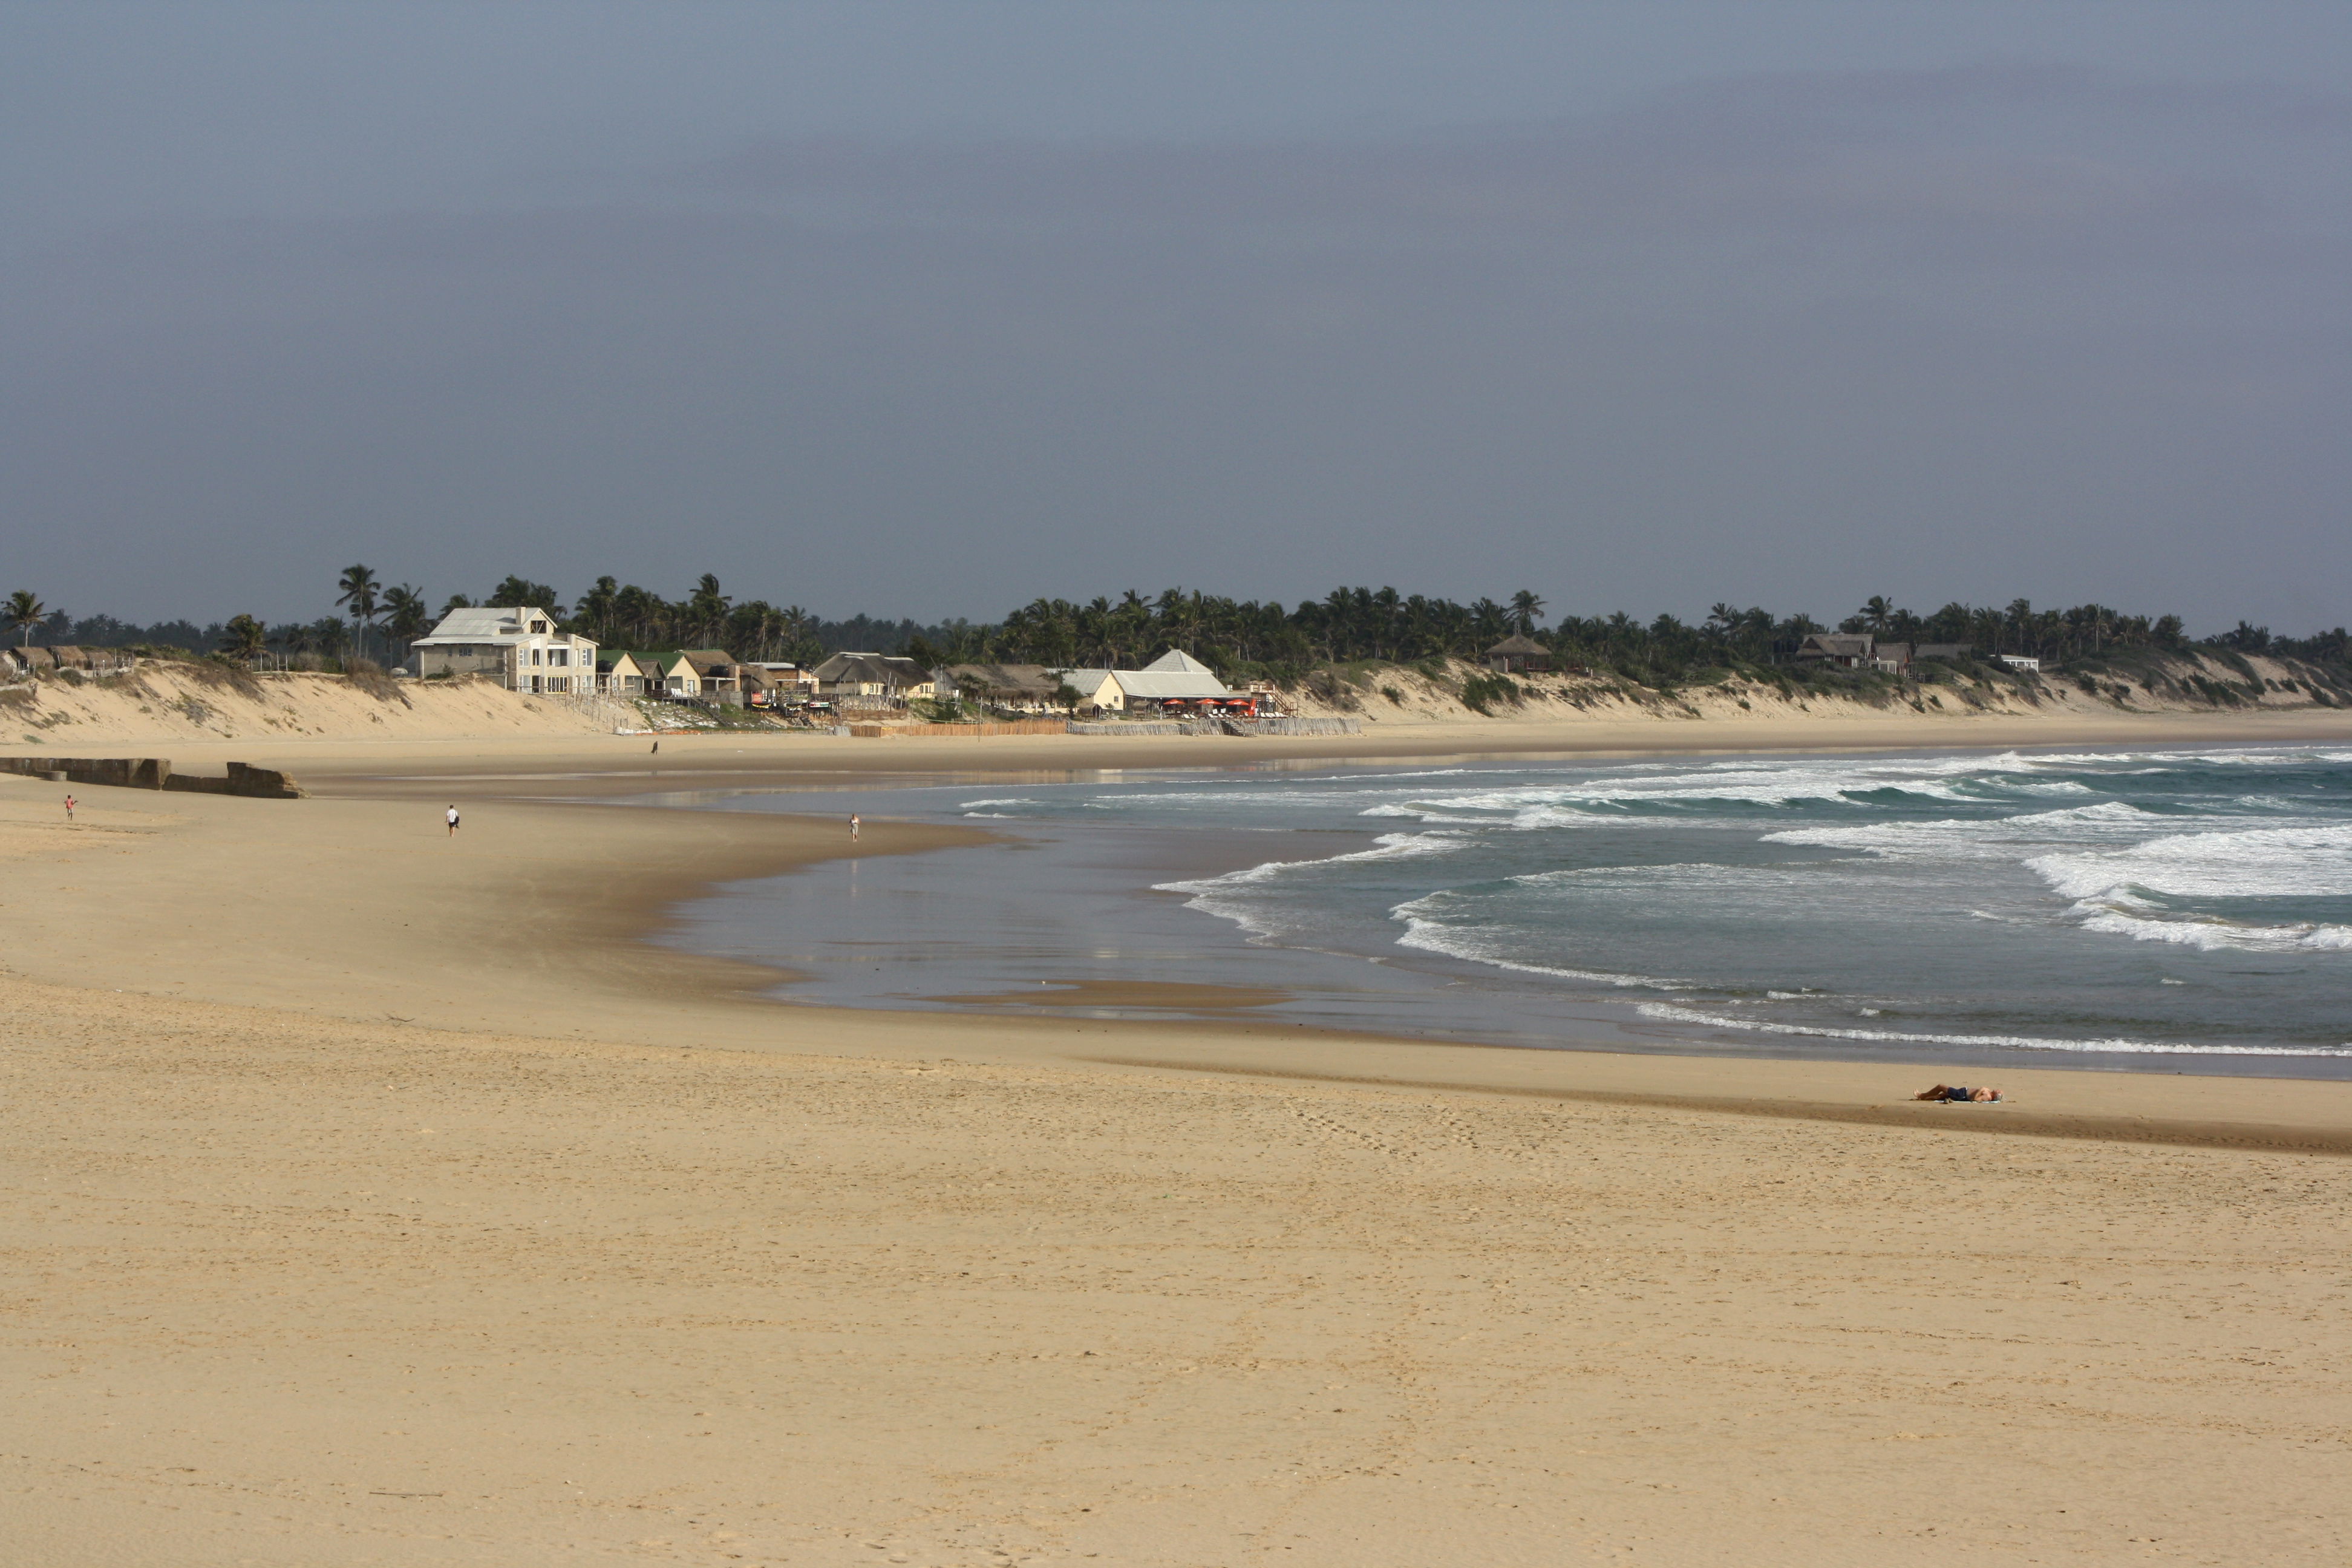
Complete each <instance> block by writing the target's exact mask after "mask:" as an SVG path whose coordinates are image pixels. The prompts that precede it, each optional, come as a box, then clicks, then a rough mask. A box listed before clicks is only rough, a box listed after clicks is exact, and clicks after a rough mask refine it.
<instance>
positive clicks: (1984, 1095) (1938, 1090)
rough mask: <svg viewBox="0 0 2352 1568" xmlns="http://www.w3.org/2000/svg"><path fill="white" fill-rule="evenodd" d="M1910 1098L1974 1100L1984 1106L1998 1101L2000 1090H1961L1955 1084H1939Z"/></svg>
mask: <svg viewBox="0 0 2352 1568" xmlns="http://www.w3.org/2000/svg"><path fill="white" fill-rule="evenodd" d="M1911 1098H1912V1099H1914V1100H1974V1101H1976V1102H1977V1103H1978V1104H1979V1105H1985V1104H1990V1103H1991V1102H1992V1101H1994V1100H1999V1099H2000V1090H1999V1089H1963V1088H1961V1087H1960V1086H1959V1085H1958V1084H1956V1083H1939V1084H1937V1086H1936V1087H1935V1088H1933V1089H1927V1090H1926V1091H1925V1092H1923V1093H1919V1094H1915V1095H1913V1096H1912V1097H1911Z"/></svg>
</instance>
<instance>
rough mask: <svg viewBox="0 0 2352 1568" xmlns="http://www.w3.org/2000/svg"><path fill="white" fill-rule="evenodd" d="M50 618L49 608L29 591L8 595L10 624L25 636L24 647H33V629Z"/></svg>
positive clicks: (18, 591)
mask: <svg viewBox="0 0 2352 1568" xmlns="http://www.w3.org/2000/svg"><path fill="white" fill-rule="evenodd" d="M48 616H49V607H48V606H47V605H44V604H43V603H41V601H40V600H39V598H38V597H37V596H36V595H34V594H33V593H32V592H31V590H29V589H26V588H19V589H17V590H16V592H15V593H13V594H11V595H8V624H9V625H10V626H15V627H16V629H17V630H18V631H19V632H21V633H23V634H24V642H23V646H25V647H30V646H31V645H32V641H33V628H34V627H35V626H39V625H40V624H41V623H42V622H43V621H45V620H47V619H48Z"/></svg>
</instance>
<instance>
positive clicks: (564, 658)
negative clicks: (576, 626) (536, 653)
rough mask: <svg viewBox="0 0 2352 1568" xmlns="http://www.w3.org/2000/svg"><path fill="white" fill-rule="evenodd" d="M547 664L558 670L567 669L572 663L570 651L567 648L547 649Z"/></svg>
mask: <svg viewBox="0 0 2352 1568" xmlns="http://www.w3.org/2000/svg"><path fill="white" fill-rule="evenodd" d="M547 662H548V663H550V664H551V665H554V666H556V667H557V668H567V667H569V666H570V665H571V663H572V650H571V649H570V648H568V647H551V648H549V649H548V650H547Z"/></svg>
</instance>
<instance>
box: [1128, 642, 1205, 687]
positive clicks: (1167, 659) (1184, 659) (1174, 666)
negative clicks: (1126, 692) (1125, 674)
mask: <svg viewBox="0 0 2352 1568" xmlns="http://www.w3.org/2000/svg"><path fill="white" fill-rule="evenodd" d="M1180 671H1181V673H1183V674H1185V675H1213V674H1214V673H1215V671H1213V670H1212V669H1211V668H1209V667H1208V666H1207V665H1205V664H1202V662H1201V661H1200V660H1199V659H1197V658H1193V657H1192V655H1191V654H1189V653H1186V652H1185V651H1184V650H1183V649H1182V648H1170V649H1169V650H1168V651H1167V652H1166V653H1163V654H1161V655H1160V657H1159V658H1155V659H1153V660H1152V661H1151V662H1150V664H1147V665H1145V666H1144V667H1143V670H1142V673H1144V674H1147V675H1151V674H1162V673H1171V672H1180ZM1218 689H1219V690H1220V691H1222V690H1223V689H1224V688H1223V687H1219V688H1218Z"/></svg>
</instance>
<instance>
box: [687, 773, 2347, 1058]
mask: <svg viewBox="0 0 2352 1568" xmlns="http://www.w3.org/2000/svg"><path fill="white" fill-rule="evenodd" d="M715 804H719V805H725V806H729V807H732V808H736V809H745V808H749V809H781V810H810V809H817V810H839V811H841V812H843V813H844V814H845V813H846V811H847V810H849V809H860V810H863V811H865V812H866V814H867V815H868V816H878V815H892V816H931V817H937V818H941V819H951V820H958V821H964V822H969V823H973V824H975V825H982V826H989V827H991V828H994V829H997V830H999V831H1001V832H1003V834H1004V835H1005V836H1006V839H1005V842H1003V843H1002V844H999V845H995V846H991V847H984V848H979V849H971V850H957V851H951V852H949V853H948V854H946V855H940V856H919V857H905V858H893V859H890V860H887V861H886V860H869V861H866V862H862V863H859V864H857V865H856V866H855V867H854V868H847V869H845V868H842V867H839V866H835V867H833V868H816V869H814V870H813V871H810V872H803V873H799V874H796V875H795V876H793V877H790V878H783V879H777V880H776V881H775V882H772V883H765V884H753V885H747V886H746V887H743V888H739V889H732V890H730V892H729V893H728V894H727V895H725V896H724V897H722V898H721V899H719V900H714V901H713V902H712V903H710V904H709V905H706V906H705V907H704V908H703V909H701V910H698V911H697V917H696V921H695V925H694V928H693V935H692V936H691V938H690V939H689V940H696V941H698V942H702V944H703V945H706V946H715V947H719V948H721V949H724V950H729V951H737V952H758V953H760V954H761V955H762V956H767V957H771V958H777V959H781V960H782V961H783V962H788V963H793V964H794V965H796V966H797V967H799V968H801V969H802V970H803V971H804V972H806V973H808V974H809V976H810V978H809V979H808V980H807V981H805V982H803V983H802V984H799V985H796V986H794V987H792V988H790V989H789V991H788V993H787V994H792V995H796V996H800V997H802V998H804V999H808V1000H819V1001H825V1002H835V1003H840V1002H846V1003H851V1004H854V1005H898V1006H908V1005H913V1006H924V1005H961V1004H960V1003H956V1002H946V1001H941V1000H940V998H941V997H943V996H949V995H955V996H968V995H971V994H992V995H1013V994H1015V993H1018V992H1021V991H1023V990H1025V989H1027V988H1033V987H1034V988H1037V990H1038V994H1039V1005H1045V1003H1047V1002H1049V1001H1050V1000H1051V999H1052V996H1053V994H1054V991H1055V987H1057V986H1066V985H1070V984H1083V983H1087V982H1101V981H1108V980H1152V981H1172V982H1180V983H1181V982H1208V983H1213V984H1226V985H1254V986H1265V987H1269V988H1274V989H1278V990H1280V991H1282V992H1284V993H1285V994H1286V995H1287V996H1288V998H1289V999H1288V1000H1286V1001H1283V1002H1280V1003H1276V1004H1272V1005H1269V1006H1267V1007H1266V1008H1264V1009H1261V1010H1262V1011H1265V1012H1268V1013H1270V1014H1271V1015H1273V1016H1288V1017H1293V1018H1296V1019H1297V1021H1299V1022H1311V1023H1317V1024H1328V1025H1339V1026H1357V1027H1371V1028H1378V1029H1381V1030H1383V1031H1388V1032H1402V1033H1408V1034H1418V1035H1428V1036H1435V1037H1458V1038H1465V1039H1491V1040H1497V1041H1507V1042H1510V1043H1516V1044H1529V1045H1576V1044H1581V1045H1591V1046H1601V1047H1607V1048H1611V1049H1657V1050H1673V1051H1706V1052H1732V1053H1739V1054H1754V1055H1773V1056H1787V1055H1803V1056H1832V1057H1845V1058H1868V1059H1881V1060H1884V1059H1903V1060H1910V1059H1916V1060H1919V1061H1921V1062H1922V1063H1923V1064H1926V1063H1934V1064H1937V1066H1944V1065H1961V1064H1969V1065H1987V1066H1997V1065H1999V1064H2001V1063H2004V1062H2007V1063H2016V1064H2026V1063H2035V1064H2040V1065H2072V1066H2107V1067H2116V1068H2137V1069H2141V1070H2161V1071H2179V1070H2188V1071H2224V1072H2261V1073H2265V1074H2287V1075H2294V1076H2308V1077H2328V1078H2342V1077H2352V748H2329V747H2294V748H2282V747H2250V748H2223V749H2210V750H2176V751H2136V752H2070V753H2063V754H2047V753H2042V754H2035V753H2024V752H2002V753H2000V754H1997V755H1986V754H1976V755H1954V754H1950V753H1940V754H1936V755H1930V756H1879V757H1853V756H1837V757H1789V758H1772V759H1758V758H1754V757H1742V758H1738V759H1736V760H1724V761H1712V760H1708V761H1695V760H1674V761H1644V762H1633V763H1607V764H1565V763H1563V764H1546V765H1526V764H1511V765H1500V766H1464V767H1447V768H1420V769H1411V770H1376V769H1362V770H1357V769H1319V770H1311V771H1307V772H1296V771H1293V772H1272V771H1237V772H1230V773H1228V772H1214V773H1181V774H1160V775H1103V776H1096V777H1091V778H1086V779H1080V780H1076V781H1072V782H1045V783H1038V784H1023V785H1021V786H1019V787H1003V786H993V787H991V786H979V787H975V786H971V785H966V786H961V787H950V788H935V789H923V790H910V791H903V792H888V793H884V792H869V793H867V794H865V795H858V796H856V797H854V799H853V797H850V796H846V795H844V796H839V797H832V798H814V797H811V796H809V795H783V796H761V797H739V798H734V799H730V800H728V801H724V802H719V803H715ZM845 878H848V879H854V884H855V885H845ZM722 931H732V932H733V933H734V934H733V938H732V940H729V939H727V938H725V937H723V936H722V935H721V934H720V933H721V932H722ZM1013 1005H1021V1004H1020V1002H1019V1001H1018V998H1017V997H1015V1000H1014V1001H1013ZM1101 1010H1102V1011H1106V1012H1118V1011H1130V1012H1131V1011H1135V1010H1136V1009H1132V1008H1129V1009H1118V1008H1109V1009H1101Z"/></svg>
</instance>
